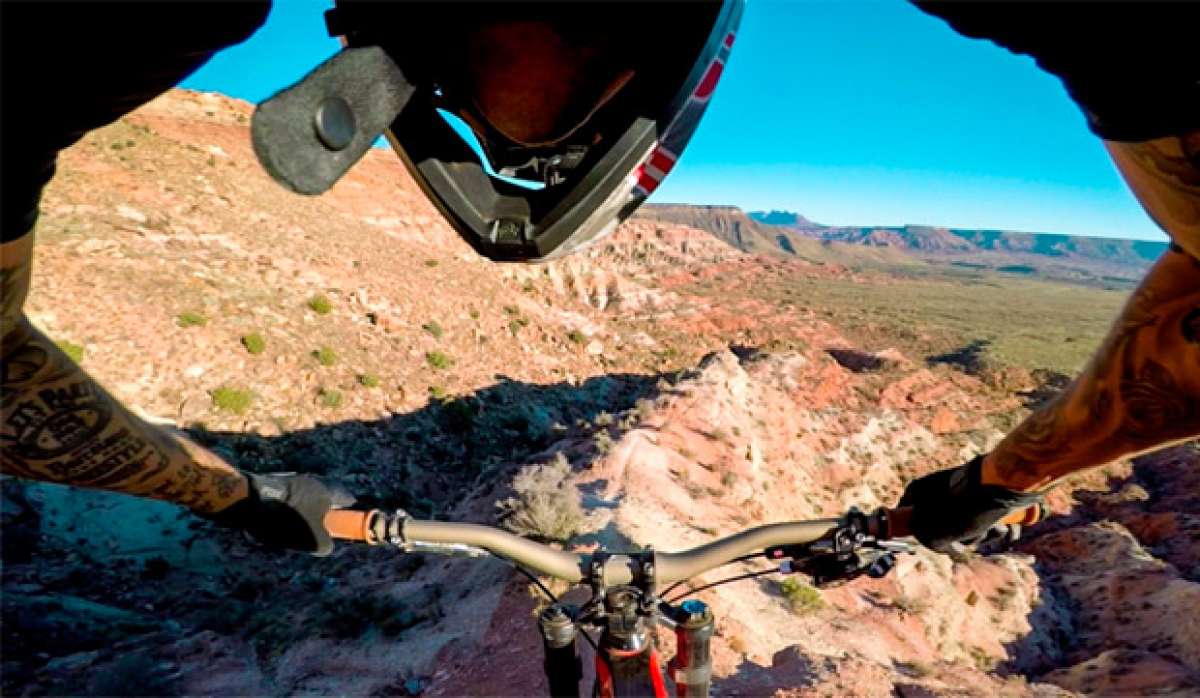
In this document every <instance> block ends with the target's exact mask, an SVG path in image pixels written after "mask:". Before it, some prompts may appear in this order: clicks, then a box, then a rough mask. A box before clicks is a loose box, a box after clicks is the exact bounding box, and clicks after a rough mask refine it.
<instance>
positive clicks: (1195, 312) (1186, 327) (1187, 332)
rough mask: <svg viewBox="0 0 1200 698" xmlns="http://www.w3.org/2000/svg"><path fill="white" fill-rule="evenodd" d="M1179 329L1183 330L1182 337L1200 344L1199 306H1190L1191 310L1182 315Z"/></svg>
mask: <svg viewBox="0 0 1200 698" xmlns="http://www.w3.org/2000/svg"><path fill="white" fill-rule="evenodd" d="M1179 329H1180V330H1182V331H1183V338H1184V339H1186V340H1187V341H1189V342H1191V343H1192V344H1200V307H1197V308H1192V310H1191V312H1189V313H1188V314H1187V315H1184V316H1183V320H1182V321H1181V322H1180V323H1179Z"/></svg>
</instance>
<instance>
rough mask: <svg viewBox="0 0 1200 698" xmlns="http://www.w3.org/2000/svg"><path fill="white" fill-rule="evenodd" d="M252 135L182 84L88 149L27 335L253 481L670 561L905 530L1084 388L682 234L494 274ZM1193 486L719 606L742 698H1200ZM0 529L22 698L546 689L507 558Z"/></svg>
mask: <svg viewBox="0 0 1200 698" xmlns="http://www.w3.org/2000/svg"><path fill="white" fill-rule="evenodd" d="M250 111H251V106H250V105H248V104H246V103H244V102H240V101H237V100H232V99H228V98H225V97H222V96H220V95H213V94H201V93H194V92H187V91H175V92H172V93H170V94H168V95H166V96H164V97H162V98H160V99H158V100H157V101H155V102H153V103H151V104H150V105H147V106H146V107H144V108H143V109H141V110H139V111H138V112H136V113H134V114H132V115H130V116H129V117H127V118H125V119H123V120H121V121H120V122H118V123H115V124H113V125H111V126H109V127H107V128H104V129H102V130H100V131H98V132H95V133H93V134H90V135H89V136H87V137H86V138H84V139H83V140H82V141H80V142H79V143H78V144H76V145H75V146H73V147H72V148H71V149H70V150H68V151H67V152H65V153H64V154H63V156H62V158H61V160H60V164H59V174H58V176H57V177H56V178H55V180H54V181H53V182H52V183H51V185H50V187H49V189H48V191H47V193H46V197H45V200H44V202H43V216H42V218H41V221H40V223H39V225H38V228H37V232H36V234H37V238H38V242H37V247H36V253H35V255H36V256H35V278H34V289H33V292H32V295H31V298H30V301H29V304H28V310H29V312H30V315H31V317H32V318H33V320H34V321H35V322H36V323H37V324H38V325H39V326H40V327H42V328H44V329H45V330H46V331H47V333H49V334H50V335H51V336H53V337H54V338H55V339H56V340H58V341H59V342H60V343H61V344H62V345H63V346H64V347H66V348H67V349H68V350H69V351H71V352H73V353H75V354H76V355H77V356H79V357H80V361H81V363H82V365H83V367H84V368H85V369H87V370H88V371H89V372H90V373H91V374H92V375H94V376H95V377H96V378H97V379H98V380H100V381H101V382H102V383H103V384H104V385H106V386H107V387H108V388H109V389H110V390H111V391H112V392H113V393H114V394H116V395H117V396H118V397H119V398H120V399H122V400H124V401H126V402H127V404H130V405H131V406H134V407H135V408H136V409H138V410H139V411H140V412H141V413H143V414H144V415H146V416H148V417H150V418H154V419H158V420H162V421H164V422H166V423H170V424H173V425H176V426H178V427H179V428H183V429H186V430H188V431H189V432H190V433H191V434H192V435H193V436H194V437H195V438H197V439H199V440H201V441H202V442H204V443H206V444H208V445H209V446H210V447H211V448H213V449H215V450H217V451H219V452H220V453H222V454H224V455H225V456H227V457H228V458H229V459H230V460H231V461H233V462H236V463H238V464H239V465H241V466H242V467H245V468H248V469H252V470H257V471H263V472H266V471H274V470H296V471H303V472H310V473H315V474H319V475H323V476H326V477H329V478H331V479H335V480H337V481H339V482H341V483H343V484H344V485H345V486H346V487H347V488H348V489H350V490H351V491H353V492H354V493H355V494H356V495H357V496H358V498H359V502H360V504H361V505H363V506H381V507H393V508H394V507H403V508H405V509H407V510H409V511H410V512H412V513H413V514H415V515H418V516H424V517H438V518H447V519H458V520H474V521H481V522H488V523H497V522H500V521H501V520H502V519H503V520H504V521H506V522H507V524H508V525H510V526H517V527H519V526H526V527H527V529H528V527H529V526H533V527H534V528H535V530H537V526H539V525H541V526H543V528H542V529H541V530H539V532H540V533H542V534H544V535H547V536H549V537H557V538H561V539H563V540H564V543H563V544H564V545H567V546H570V547H577V548H589V547H593V546H595V545H597V544H604V545H607V546H611V547H614V548H617V547H622V546H634V545H638V546H649V545H653V546H655V547H656V548H659V549H679V548H684V547H689V546H692V545H696V544H700V543H703V542H705V541H707V540H710V539H711V538H712V537H714V536H717V535H722V534H727V533H730V532H733V531H736V530H739V529H741V528H743V527H746V526H749V525H754V524H759V523H766V522H773V521H785V520H789V519H799V518H812V517H824V516H833V515H837V514H838V513H840V512H842V511H844V510H845V508H846V507H848V506H850V505H858V506H859V507H862V508H870V507H875V506H879V505H888V504H892V503H894V502H895V500H896V498H897V497H898V496H899V493H900V492H901V490H902V488H903V486H904V484H905V483H906V482H907V481H908V480H909V479H911V478H912V477H914V476H917V475H920V474H922V473H925V472H928V471H931V470H934V469H938V468H942V467H947V466H950V465H954V464H958V463H960V462H962V461H963V460H965V459H967V458H969V457H971V456H972V455H973V454H975V453H978V452H980V451H981V450H983V449H986V448H988V447H990V446H991V445H993V444H994V443H995V442H996V441H997V440H998V439H999V438H1001V436H1002V435H1003V433H1004V431H1005V430H1006V429H1008V428H1010V427H1011V426H1012V425H1013V424H1014V423H1015V422H1016V420H1018V419H1019V418H1020V417H1021V415H1022V414H1024V413H1025V412H1026V411H1027V410H1028V408H1029V407H1030V406H1031V405H1032V404H1033V403H1035V402H1036V401H1037V400H1040V399H1045V397H1046V396H1047V395H1048V394H1052V393H1053V390H1054V389H1055V386H1056V385H1061V380H1062V376H1061V374H1057V373H1051V372H1047V371H1038V370H1030V368H1031V367H1029V366H1025V367H1022V366H1006V365H1002V364H994V363H989V364H988V365H986V366H979V365H976V363H972V362H968V361H950V360H945V361H931V360H928V357H927V356H925V355H923V354H921V353H920V352H918V351H917V350H916V349H912V348H910V347H920V346H923V345H922V344H920V341H923V340H922V339H921V338H922V337H924V336H925V333H926V329H925V327H924V326H923V325H920V324H919V323H914V324H913V327H912V328H911V332H910V334H909V335H906V338H901V339H904V341H897V343H895V344H888V343H887V340H888V336H887V334H886V333H885V332H883V331H882V330H878V331H873V332H871V333H864V332H863V328H862V327H860V326H859V324H860V322H859V319H856V318H854V317H851V316H847V315H845V314H843V313H841V312H839V311H835V310H830V309H829V308H826V307H822V306H820V305H819V304H817V303H814V302H812V301H811V300H807V299H806V298H804V297H800V296H799V295H796V294H789V293H783V292H780V293H772V294H766V293H763V292H762V291H763V289H764V288H767V287H768V286H770V287H771V288H773V289H779V288H782V286H781V285H782V284H789V283H793V282H797V283H799V282H801V281H802V282H803V283H804V284H807V285H809V286H810V287H816V286H819V285H821V284H853V283H857V284H890V283H893V282H892V281H889V280H888V279H889V278H891V277H885V276H882V275H880V274H872V275H866V276H864V275H862V274H859V273H858V272H856V271H854V270H853V269H852V268H851V267H852V266H853V265H852V264H849V263H848V262H847V263H841V262H839V261H838V260H829V259H805V258H804V255H795V256H794V257H778V256H770V257H768V256H756V255H754V254H751V253H746V252H743V251H741V250H738V249H735V248H734V247H731V246H730V245H728V244H726V243H725V242H723V241H721V240H719V239H717V238H716V237H714V236H713V235H712V234H710V233H708V232H705V231H702V230H698V229H696V228H692V227H688V226H687V225H685V224H681V223H679V222H670V221H669V220H667V218H666V217H659V218H658V219H657V220H656V219H653V218H647V217H641V218H636V219H634V220H633V221H631V222H629V223H627V224H625V225H623V226H622V227H621V228H620V229H619V230H618V231H617V233H616V234H615V235H614V236H613V238H612V239H610V240H608V241H605V242H604V243H602V244H601V245H600V246H598V247H596V248H594V249H591V250H589V251H587V252H585V253H583V254H580V255H577V256H575V257H573V258H570V259H567V260H563V261H560V262H555V263H553V264H549V265H541V266H501V265H495V264H492V263H489V262H487V261H486V260H483V259H481V258H479V257H478V256H476V255H475V254H474V253H473V252H472V251H471V250H470V249H469V248H468V247H467V246H466V245H465V244H463V243H462V242H460V241H459V240H458V238H457V236H455V234H454V233H453V232H452V231H451V230H450V229H449V228H448V227H447V225H446V224H445V223H444V222H443V221H442V220H441V219H440V218H439V216H438V214H437V213H436V212H435V211H434V210H433V208H432V207H431V206H430V205H429V204H428V203H426V202H425V201H424V199H423V197H422V196H421V195H420V194H419V192H418V191H417V189H416V187H415V185H414V184H413V183H412V181H411V180H410V179H409V178H408V176H407V175H406V174H405V172H404V170H403V168H402V166H401V165H400V163H399V161H398V160H397V159H396V158H395V157H394V156H393V155H392V154H391V153H390V152H385V151H373V152H371V153H370V154H369V155H368V156H367V158H366V159H365V160H364V161H363V162H361V163H360V164H359V165H358V166H356V167H355V168H354V169H353V170H352V171H351V173H350V174H349V175H348V176H347V177H346V178H345V179H344V180H343V181H342V182H340V183H339V184H338V185H337V186H336V187H335V188H334V189H333V190H332V191H331V192H329V193H328V194H326V195H324V196H321V197H318V198H302V197H298V196H295V195H291V194H289V193H287V192H285V191H284V190H283V189H282V188H280V187H279V186H277V185H276V184H274V183H273V182H271V181H270V180H269V179H268V178H267V176H266V175H265V174H263V173H262V172H261V170H260V169H259V168H258V166H257V164H256V162H255V160H254V157H253V154H252V152H251V148H250V145H249V141H248V122H249V115H250ZM722 215H725V216H726V217H727V218H729V219H730V221H732V222H731V223H730V225H731V226H732V225H733V224H734V223H736V227H737V230H752V231H755V234H758V233H760V232H761V230H760V229H759V228H758V227H757V226H758V225H759V224H756V223H754V222H753V221H749V220H748V219H746V221H742V219H741V218H738V219H737V220H733V219H734V215H733V214H732V213H729V212H725V213H723V214H722ZM742 226H746V227H745V228H743V227H742ZM731 230H732V228H731ZM800 243H803V244H805V245H812V244H815V243H814V241H812V240H807V239H805V240H800V239H799V238H797V244H800ZM806 249H807V248H806ZM856 249H861V248H856ZM817 251H818V252H819V251H820V250H817ZM839 254H842V253H839ZM854 254H859V252H855V251H850V252H845V253H844V256H845V259H847V260H851V261H852V258H853V255H854ZM873 254H874V253H873ZM854 259H856V258H854ZM872 260H873V261H874V262H878V263H880V264H882V263H886V262H887V261H888V258H887V257H886V256H876V257H872ZM901 266H903V265H901ZM897 278H898V277H897ZM896 283H899V281H896ZM898 288H899V287H898ZM945 288H946V289H947V293H950V294H953V293H955V292H956V290H955V287H954V286H953V285H952V284H950V282H946V284H945ZM697 289H704V292H698V290H697ZM1026 312H1027V313H1033V312H1036V309H1032V308H1030V309H1027V310H1026ZM928 332H929V333H935V330H934V329H929V330H928ZM931 336H932V335H931ZM939 336H940V335H939ZM856 337H871V338H872V340H871V341H872V344H871V345H870V346H866V345H862V344H856V343H855V341H854V339H853V338H856ZM898 347H900V348H898ZM956 356H957V355H956ZM1033 368H1036V366H1034V367H1033ZM1198 464H1200V453H1198V452H1197V449H1196V447H1195V446H1194V445H1185V446H1181V447H1177V448H1174V449H1171V450H1168V451H1165V452H1161V453H1158V454H1154V455H1151V456H1147V457H1144V458H1141V459H1138V460H1136V461H1134V462H1132V463H1120V464H1115V465H1113V466H1109V467H1107V468H1104V469H1102V470H1099V471H1095V472H1093V473H1090V474H1088V475H1086V476H1083V477H1079V478H1076V479H1074V480H1072V481H1071V482H1069V483H1067V484H1066V485H1064V486H1063V487H1061V488H1060V489H1059V490H1058V491H1056V493H1055V494H1054V495H1053V497H1052V504H1053V507H1054V509H1055V511H1056V513H1057V514H1058V516H1057V517H1056V518H1055V519H1053V520H1052V521H1050V522H1048V523H1046V524H1044V525H1043V526H1041V527H1039V528H1038V529H1036V530H1035V531H1033V532H1032V533H1031V535H1028V536H1027V537H1026V538H1025V539H1024V540H1023V541H1022V542H1021V543H1019V544H1018V545H1017V546H1016V547H1015V548H1012V549H1010V550H1007V551H1004V552H999V553H996V554H992V555H987V556H983V555H968V556H965V557H961V558H958V559H951V558H949V557H946V556H942V555H937V554H933V553H930V552H928V551H921V552H919V553H917V554H915V555H912V556H907V557H905V558H903V559H902V560H901V561H900V564H899V566H898V568H897V569H896V570H895V572H893V574H892V575H890V576H889V577H887V578H885V579H883V580H859V581H855V582H853V583H851V584H848V585H844V586H842V587H839V588H836V589H832V590H826V591H817V590H815V589H813V588H811V587H809V586H808V585H807V584H806V583H805V582H804V580H801V579H795V578H792V579H789V580H786V581H785V580H784V579H782V578H778V577H763V578H760V579H757V580H754V581H747V582H743V583H740V584H736V585H728V586H723V587H718V588H715V589H712V590H709V591H705V592H702V598H704V599H705V600H707V601H708V602H709V603H710V604H711V605H712V606H713V608H714V610H715V611H716V613H717V616H718V618H719V620H718V623H717V636H716V639H715V648H714V653H715V674H716V678H715V684H714V694H715V695H783V696H810V695H811V696H831V695H839V696H840V695H863V696H876V695H879V696H890V695H906V696H907V695H921V696H927V695H937V696H943V695H944V696H952V695H953V696H960V695H1013V696H1021V695H1039V696H1057V695H1069V694H1072V693H1082V694H1107V695H1116V694H1120V695H1128V694H1137V693H1158V694H1161V693H1168V694H1172V693H1173V694H1176V695H1187V694H1194V693H1195V692H1197V691H1200V625H1198V624H1197V623H1196V622H1195V621H1196V613H1197V609H1198V608H1200V500H1198V497H1200V469H1197V465H1198ZM547 495H550V496H547ZM2 513H3V578H2V581H3V588H2V591H3V596H2V599H0V606H2V610H3V623H2V633H3V653H2V654H3V657H2V660H3V691H4V693H5V694H6V695H62V694H70V695H75V694H93V695H164V694H189V695H190V694H207V695H234V694H238V695H241V694H253V695H295V694H305V695H314V694H321V695H324V694H330V695H430V696H451V695H511V696H527V695H538V692H539V691H544V690H545V687H544V685H543V679H542V677H541V675H540V674H541V668H540V667H541V657H540V649H539V648H540V641H539V639H538V636H537V632H536V626H535V624H534V617H533V614H534V613H535V612H536V610H537V608H538V603H539V601H538V599H537V597H536V595H535V594H534V593H532V592H531V589H530V585H529V583H528V581H527V580H524V579H523V578H522V577H520V576H518V575H516V574H514V573H513V572H512V571H511V570H510V569H508V568H506V567H504V566H503V565H499V564H494V563H489V562H480V561H475V560H445V559H440V558H439V559H427V558H421V557H417V556H404V555H400V554H397V553H394V552H392V551H389V550H384V549H360V548H355V547H353V546H341V547H339V549H338V550H337V551H335V553H334V555H333V556H331V557H329V558H324V559H315V558H309V557H305V556H300V555H292V554H286V553H271V552H267V551H263V550H261V549H259V548H257V547H256V546H254V545H253V544H251V543H249V542H247V541H245V540H244V539H242V538H241V537H240V536H238V535H234V534H232V533H229V532H226V531H221V530H218V529H215V528H213V527H212V526H211V525H209V524H208V523H206V522H204V521H202V520H200V519H197V518H195V517H192V516H190V515H189V514H187V513H186V512H183V511H181V510H178V509H177V508H175V507H172V506H168V505H164V504H161V503H156V502H148V501H143V500H137V499H132V498H127V497H122V496H118V495H109V494H102V493H93V492H83V491H76V490H69V489H65V488H60V487H53V486H45V485H31V484H28V483H24V482H20V481H17V480H13V479H6V480H5V481H4V490H3V506H2ZM547 521H550V522H553V523H554V527H553V530H549V529H547V528H545V526H544V524H545V522H547ZM522 522H523V523H522ZM530 522H533V523H532V524H531V523H530ZM539 522H540V523H539ZM753 568H754V566H753V565H749V564H748V565H746V566H745V567H743V568H738V567H736V566H735V567H732V568H730V571H732V572H735V573H736V572H738V571H748V570H750V569H753ZM716 578H717V576H716V573H714V574H711V575H709V576H707V577H705V578H704V579H702V580H697V583H700V582H703V581H712V580H715V579H716ZM560 590H561V588H560ZM666 640H667V638H664V641H666Z"/></svg>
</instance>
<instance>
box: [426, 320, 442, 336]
mask: <svg viewBox="0 0 1200 698" xmlns="http://www.w3.org/2000/svg"><path fill="white" fill-rule="evenodd" d="M421 329H423V330H425V331H426V332H428V333H429V334H431V335H433V338H434V339H441V338H442V334H443V332H442V326H441V325H439V324H438V322H437V320H430V321H429V322H427V323H425V324H424V325H421Z"/></svg>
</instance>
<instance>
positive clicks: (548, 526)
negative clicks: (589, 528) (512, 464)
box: [496, 453, 583, 541]
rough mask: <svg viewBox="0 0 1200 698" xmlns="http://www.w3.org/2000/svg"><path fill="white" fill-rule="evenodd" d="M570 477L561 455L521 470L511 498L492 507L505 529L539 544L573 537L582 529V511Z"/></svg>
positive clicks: (569, 470)
mask: <svg viewBox="0 0 1200 698" xmlns="http://www.w3.org/2000/svg"><path fill="white" fill-rule="evenodd" d="M570 477H571V464H570V462H568V461H567V458H566V456H564V455H563V454H562V453H558V454H556V455H555V456H554V460H552V461H550V462H549V463H546V464H544V465H530V466H526V467H524V468H522V469H521V472H520V473H518V474H517V476H516V478H514V479H513V484H512V487H513V492H514V494H515V496H513V497H509V498H507V499H505V500H503V501H500V502H497V503H496V508H497V509H499V510H500V513H501V516H502V517H503V522H504V526H505V528H507V529H508V530H510V531H512V532H514V533H516V534H518V535H523V536H532V537H536V538H541V539H542V540H556V541H566V540H568V539H569V538H570V537H571V536H573V535H575V533H577V532H578V531H579V530H580V529H581V527H582V526H583V508H582V507H581V506H580V504H579V492H578V491H577V490H576V489H575V487H574V485H572V484H571V481H570Z"/></svg>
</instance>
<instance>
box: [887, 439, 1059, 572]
mask: <svg viewBox="0 0 1200 698" xmlns="http://www.w3.org/2000/svg"><path fill="white" fill-rule="evenodd" d="M982 470H983V456H976V457H975V458H974V459H973V460H972V461H971V462H969V463H967V464H965V465H960V466H958V467H957V468H949V469H947V470H939V471H938V472H936V473H930V474H928V475H926V476H924V477H920V478H917V479H916V480H913V481H912V482H910V483H908V487H906V488H905V489H904V495H903V496H902V497H900V504H899V506H902V507H912V510H913V511H912V520H911V522H910V524H909V526H910V528H911V529H912V532H913V535H914V536H916V537H917V540H919V541H921V544H922V545H924V546H925V547H927V548H932V549H933V550H937V551H939V552H943V553H944V552H948V551H949V550H950V549H951V545H952V544H954V543H964V544H966V545H970V546H974V545H976V544H978V543H980V542H982V541H983V540H984V539H985V538H987V536H988V534H989V532H991V531H992V529H993V527H995V526H996V525H997V523H998V522H999V521H1000V520H1001V519H1003V518H1004V517H1005V516H1007V515H1008V514H1009V513H1011V512H1013V511H1017V510H1020V509H1025V508H1027V507H1029V506H1032V505H1034V504H1041V502H1042V495H1041V493H1030V492H1016V491H1014V490H1010V489H1008V488H1006V487H1001V486H999V485H985V484H983V483H982V482H981V481H980V476H981V473H982Z"/></svg>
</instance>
